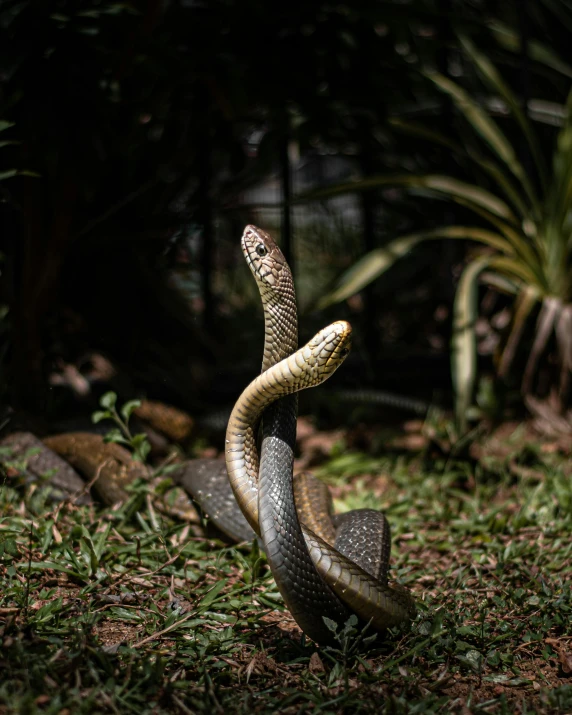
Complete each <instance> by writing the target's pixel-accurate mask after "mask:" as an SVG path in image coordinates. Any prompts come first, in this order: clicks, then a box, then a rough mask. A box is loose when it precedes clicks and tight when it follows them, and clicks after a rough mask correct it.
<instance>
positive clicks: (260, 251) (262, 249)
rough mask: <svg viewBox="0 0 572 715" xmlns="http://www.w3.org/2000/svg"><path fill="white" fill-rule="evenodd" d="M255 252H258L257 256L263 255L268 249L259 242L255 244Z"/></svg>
mask: <svg viewBox="0 0 572 715" xmlns="http://www.w3.org/2000/svg"><path fill="white" fill-rule="evenodd" d="M256 253H258V255H259V256H265V255H266V254H267V253H268V249H267V248H266V246H264V245H263V244H262V243H259V244H258V246H256Z"/></svg>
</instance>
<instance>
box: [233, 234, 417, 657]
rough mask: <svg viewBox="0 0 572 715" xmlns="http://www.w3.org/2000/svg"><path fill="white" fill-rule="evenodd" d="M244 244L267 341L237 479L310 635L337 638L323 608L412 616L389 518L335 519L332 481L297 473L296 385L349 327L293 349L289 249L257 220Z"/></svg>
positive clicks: (326, 360)
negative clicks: (393, 570) (391, 580)
mask: <svg viewBox="0 0 572 715" xmlns="http://www.w3.org/2000/svg"><path fill="white" fill-rule="evenodd" d="M242 249H243V253H244V255H245V257H246V260H247V262H248V265H249V267H250V269H251V271H252V273H253V275H254V277H255V279H256V282H257V284H258V287H259V290H260V294H261V298H262V304H263V307H264V316H265V345H264V357H263V365H262V369H263V372H262V374H261V375H259V376H258V377H257V378H256V379H255V380H254V381H253V382H251V383H250V385H249V386H248V387H247V388H246V389H245V390H244V391H243V393H242V395H241V396H240V397H239V399H238V401H237V402H236V404H235V407H234V409H233V411H232V414H231V417H230V419H229V422H228V427H227V433H226V445H225V455H226V468H227V472H228V477H229V481H230V485H231V488H232V490H233V493H234V496H235V498H236V501H237V503H238V505H239V507H240V509H241V511H242V513H243V515H244V517H245V519H246V521H247V522H248V524H249V525H250V527H251V528H252V530H253V531H254V533H256V534H257V535H258V536H259V537H260V538H261V540H262V544H263V547H264V550H265V551H266V556H267V559H268V562H269V565H270V568H271V570H272V573H273V576H274V578H275V580H276V583H277V585H278V588H279V590H280V592H281V594H282V596H283V598H284V601H285V603H286V605H287V606H288V608H289V610H290V612H291V613H292V615H293V617H294V619H295V620H296V622H297V623H298V625H299V626H300V628H301V629H302V631H303V632H304V633H306V635H308V636H309V637H310V638H312V639H313V640H315V641H318V642H324V643H325V642H331V641H332V631H331V629H330V628H329V626H328V625H327V623H326V622H325V621H324V619H323V616H327V618H329V619H330V620H332V621H334V623H336V624H337V625H338V626H342V625H343V624H344V623H345V622H347V619H348V618H349V617H350V615H351V614H352V613H353V614H356V615H357V616H358V617H359V618H360V619H361V620H362V621H364V622H366V623H367V622H369V623H371V624H372V626H373V627H374V628H375V629H376V630H379V631H383V630H385V629H387V628H388V627H391V626H393V625H397V624H399V623H401V622H404V621H406V620H409V619H411V618H412V617H413V616H414V615H415V610H416V609H415V603H414V601H413V599H412V597H411V596H410V594H409V593H408V592H407V591H406V590H405V589H402V588H392V587H390V586H389V585H388V583H387V570H388V568H389V548H390V534H389V527H388V525H387V521H386V520H385V517H384V516H383V514H382V513H381V512H378V511H376V510H372V509H362V510H355V511H354V512H349V513H348V514H346V515H343V517H342V518H339V519H338V520H336V524H335V526H336V527H337V528H335V527H334V524H333V522H332V519H331V517H330V513H329V511H330V509H329V506H328V496H327V488H325V487H324V485H320V484H319V483H317V482H316V480H315V479H313V478H312V477H311V476H310V475H308V474H306V473H304V474H302V475H299V476H298V477H297V478H296V479H295V480H294V479H293V460H294V452H293V450H294V443H295V436H296V413H297V402H296V393H297V392H299V391H300V390H302V389H307V388H309V387H314V386H316V385H319V384H320V383H322V382H324V381H325V380H326V379H328V378H329V377H330V375H331V374H333V372H334V371H335V370H336V369H337V368H338V367H339V366H340V365H341V363H342V362H343V360H344V359H345V357H346V356H347V354H348V353H349V349H350V345H351V327H350V326H349V324H348V323H346V322H344V321H338V322H336V323H333V324H332V325H330V326H328V327H327V328H324V329H323V330H322V331H320V332H319V333H318V334H317V335H316V336H314V338H312V340H311V341H310V342H309V343H307V344H306V345H305V346H304V347H303V348H301V349H299V350H295V349H294V348H296V347H297V345H296V343H297V313H296V302H295V294H294V287H293V280H292V275H291V272H290V269H289V268H288V265H287V263H286V261H285V259H284V256H283V255H282V253H281V252H280V249H279V248H278V247H277V246H276V244H275V243H274V241H273V240H272V238H271V237H270V236H269V234H267V233H266V232H264V231H262V230H261V229H258V228H256V227H254V226H247V227H246V229H245V231H244V234H243V238H242ZM285 353H289V354H288V355H287V356H286V357H284V354H285ZM261 417H262V424H263V428H262V442H261V448H260V452H259V451H258V447H257V441H258V440H257V431H258V424H259V420H260V419H261ZM325 489H326V491H325Z"/></svg>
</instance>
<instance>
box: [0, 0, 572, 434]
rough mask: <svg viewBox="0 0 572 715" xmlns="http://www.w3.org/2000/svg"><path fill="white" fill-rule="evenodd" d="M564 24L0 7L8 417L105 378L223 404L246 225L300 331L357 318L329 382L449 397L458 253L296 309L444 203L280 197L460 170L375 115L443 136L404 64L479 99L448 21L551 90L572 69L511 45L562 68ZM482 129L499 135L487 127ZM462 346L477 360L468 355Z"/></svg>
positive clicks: (425, 5)
mask: <svg viewBox="0 0 572 715" xmlns="http://www.w3.org/2000/svg"><path fill="white" fill-rule="evenodd" d="M499 28H500V29H499ZM571 30H572V10H571V6H570V3H568V2H563V1H561V0H509V1H507V2H503V3H499V2H493V1H492V0H491V1H490V2H489V1H487V0H410V1H401V2H400V1H398V0H393V1H382V0H378V1H377V2H374V1H372V0H351V1H348V2H344V1H343V0H341V1H339V2H324V1H323V0H317V1H316V2H307V0H304V1H300V0H294V1H292V2H288V3H268V2H258V1H256V0H240V1H238V0H220V1H216V0H205V1H204V2H201V1H200V0H198V1H195V0H172V1H168V0H164V1H162V2H160V1H157V0H149V1H148V2H143V1H142V2H131V3H108V2H104V1H103V0H101V1H100V2H97V1H95V0H86V1H85V2H82V3H78V2H73V1H72V0H69V1H66V0H60V1H59V2H55V1H54V0H19V1H18V2H16V1H13V0H3V1H2V2H1V4H0V62H1V66H0V121H1V122H2V124H1V125H0V126H1V127H2V132H1V134H0V141H1V143H0V252H1V255H2V264H1V268H2V287H1V294H0V306H1V309H2V310H1V314H0V315H1V318H0V341H1V343H0V346H1V347H0V391H1V399H2V402H3V403H4V405H5V406H6V409H5V415H6V416H7V417H6V419H10V418H11V417H10V415H13V411H16V413H18V412H19V411H22V410H24V411H26V413H28V414H32V415H35V416H38V417H41V418H42V419H46V420H52V419H62V418H64V417H66V416H69V415H73V414H77V413H89V412H90V411H91V410H92V409H93V408H94V406H95V405H96V404H97V398H98V397H99V395H100V394H101V392H102V391H104V390H107V389H114V390H116V391H117V392H119V393H120V395H121V398H122V399H128V398H131V397H140V396H147V397H150V398H154V399H160V400H163V401H166V402H168V403H171V404H174V405H177V406H180V407H182V408H184V409H186V410H189V411H190V412H191V413H193V414H203V413H207V412H209V411H212V410H216V409H217V407H219V406H221V405H227V404H229V403H232V401H233V399H234V398H235V397H236V395H237V394H238V392H239V391H240V389H242V387H244V385H245V384H246V383H247V382H248V380H249V379H250V378H251V377H252V376H253V375H254V374H255V373H256V371H257V369H259V363H260V357H261V346H262V331H263V327H262V313H261V309H260V305H259V298H258V295H257V291H256V286H255V284H254V281H253V280H252V278H251V276H250V274H249V272H248V269H247V267H246V265H245V263H244V260H243V259H242V256H241V253H240V247H239V239H240V235H241V232H242V229H243V227H244V225H245V224H246V223H255V224H257V225H260V226H261V227H263V228H265V229H267V230H269V231H270V232H271V233H272V234H273V235H274V236H275V237H276V238H277V240H278V241H279V243H280V245H281V246H282V248H283V250H284V252H285V253H286V255H287V257H288V258H289V260H290V262H291V265H292V267H293V270H294V274H295V279H296V285H297V290H298V298H299V303H300V308H301V316H300V322H301V334H302V338H303V339H305V338H308V337H310V336H311V335H312V334H313V332H314V331H315V330H316V329H318V328H320V327H322V326H323V325H325V324H326V323H327V322H329V321H330V320H332V319H335V318H347V319H349V320H350V321H351V322H352V324H353V325H354V329H355V334H356V339H355V344H354V351H353V353H352V357H351V359H350V361H349V362H348V367H346V368H344V371H340V373H339V375H337V376H336V380H337V383H336V384H337V386H338V387H339V386H341V385H344V384H345V385H348V386H354V387H377V388H386V389H387V388H389V389H392V390H393V391H397V392H400V393H403V394H406V395H412V396H418V397H423V398H427V399H429V400H431V399H438V400H440V401H441V402H442V403H443V404H446V405H447V404H450V402H451V387H450V368H449V339H450V333H451V306H452V300H453V295H454V291H455V286H456V283H457V280H458V277H459V274H460V270H461V267H462V265H463V261H464V259H465V255H466V250H467V246H466V244H464V243H461V242H456V243H454V244H451V243H447V242H438V243H435V242H434V243H427V244H426V245H424V246H421V247H420V248H419V249H418V250H416V251H415V253H414V254H412V255H410V256H409V257H408V258H407V259H406V260H403V261H401V262H400V263H398V264H396V266H395V267H394V268H393V269H392V270H391V271H389V272H388V273H387V274H386V275H385V276H384V277H383V278H382V279H380V280H379V281H377V282H375V283H374V284H372V285H371V286H370V288H368V289H367V290H366V291H365V292H364V293H362V294H360V295H359V296H356V297H354V298H353V299H351V300H349V301H346V302H344V303H341V304H338V305H336V306H332V307H331V308H329V309H327V310H326V311H321V312H320V311H315V310H313V306H314V305H315V303H316V301H317V300H318V299H319V297H320V295H321V294H323V293H324V292H325V291H326V290H327V289H328V287H329V286H330V285H331V283H332V281H333V280H334V279H335V278H336V276H338V275H339V273H340V272H341V271H342V270H343V269H344V268H347V267H348V266H350V265H351V264H352V263H353V262H354V261H355V260H356V259H357V258H358V257H359V256H360V255H362V254H363V253H364V252H365V251H368V250H371V249H372V248H375V247H377V246H381V245H384V243H386V242H388V241H389V240H391V239H393V238H395V237H396V236H398V235H400V234H402V233H406V232H410V231H415V230H420V229H428V228H431V227H433V226H437V225H443V223H454V222H459V221H461V222H462V221H463V220H465V214H464V209H463V207H462V206H458V205H454V204H452V203H444V202H430V201H425V202H420V200H419V198H416V197H415V196H414V195H411V194H410V193H407V192H404V191H402V190H399V189H391V188H386V189H383V190H382V189H378V190H374V191H370V192H361V193H358V194H355V193H354V194H347V195H342V196H340V197H338V198H336V199H323V200H315V201H301V202H299V201H296V198H297V197H299V196H300V195H303V194H305V193H306V192H308V191H310V190H312V189H317V188H322V187H327V186H328V185H331V184H335V183H337V182H340V181H342V180H344V179H351V178H357V179H359V178H364V177H367V176H368V175H374V174H376V175H378V174H384V173H391V172H404V171H405V172H410V173H412V174H414V173H415V172H418V173H429V172H440V173H447V174H452V175H454V176H457V177H461V178H464V179H467V180H471V181H475V180H478V178H479V177H475V176H472V175H471V171H472V169H471V167H470V166H466V165H463V164H462V163H460V162H458V161H456V160H455V158H454V157H453V156H452V154H451V152H450V151H448V150H447V148H446V147H442V146H439V145H438V144H436V143H434V142H430V141H427V140H426V139H423V138H420V137H412V136H410V135H407V134H403V133H402V132H399V131H397V129H396V128H395V125H394V123H393V122H392V120H395V119H396V118H400V119H408V120H415V121H417V122H421V123H423V125H424V126H425V127H426V128H427V129H431V128H435V129H438V130H439V131H441V132H443V133H445V134H447V135H450V136H451V137H455V138H456V140H457V141H460V142H461V143H463V141H464V140H465V138H464V137H463V133H462V129H461V128H460V123H459V122H458V116H457V112H456V111H455V110H454V108H453V107H452V106H451V104H450V102H449V101H448V100H447V98H446V96H444V95H443V93H440V92H438V91H437V90H436V89H435V87H434V86H433V85H432V84H431V83H430V82H429V81H428V80H427V78H426V76H425V75H424V72H425V71H427V70H431V69H437V70H439V71H440V72H441V73H443V74H444V75H446V76H448V77H452V78H454V80H455V81H456V82H457V83H459V84H460V85H462V86H464V87H465V89H467V90H468V91H471V92H473V93H476V96H479V97H480V98H481V99H482V100H483V101H484V102H486V100H487V99H490V98H489V97H488V96H486V95H485V93H484V92H483V90H482V84H479V82H478V80H477V77H476V72H475V69H474V66H473V65H472V64H471V63H470V62H468V61H467V59H466V57H465V56H464V54H463V52H462V49H461V47H460V44H459V40H458V36H459V33H461V32H462V33H465V34H466V35H468V36H469V37H471V38H472V40H473V42H474V43H475V45H477V46H478V47H479V48H480V50H481V51H482V52H484V53H485V54H486V55H487V57H489V58H490V59H491V60H492V61H493V62H494V63H495V65H496V66H497V68H498V69H499V71H501V72H502V74H503V77H504V78H505V80H506V81H507V83H508V84H509V85H510V86H511V88H512V90H513V91H514V92H515V93H516V94H517V95H518V97H519V99H520V101H521V103H522V106H523V107H525V108H528V107H529V105H530V102H531V100H538V99H540V100H546V101H549V102H559V103H563V102H565V100H566V95H567V92H568V88H569V85H570V78H569V77H566V75H565V73H563V72H562V71H557V70H555V69H554V68H553V67H550V62H542V61H539V60H538V53H536V54H535V53H534V52H533V51H532V50H533V49H534V47H535V46H536V45H535V43H538V42H541V43H543V45H544V46H548V47H550V50H551V52H552V53H553V55H552V56H553V57H561V58H566V57H567V56H568V54H569V46H570V42H569V39H570V31H571ZM503 38H504V41H503ZM507 38H508V39H507ZM487 106H489V108H490V111H491V113H492V114H493V115H495V116H496V117H497V119H498V120H499V121H500V122H502V121H503V112H502V111H500V110H498V107H496V108H495V105H494V102H490V103H489V105H487ZM536 123H537V130H538V137H539V142H540V148H541V149H542V148H543V147H544V146H546V147H548V146H550V145H551V143H552V142H553V139H554V131H555V129H554V127H553V126H551V122H550V121H548V120H546V119H544V120H543V121H541V120H538V121H537V122H536ZM504 129H505V131H506V132H507V134H508V135H509V136H510V135H511V132H513V129H512V128H511V125H510V123H509V122H508V120H507V121H506V127H504ZM515 142H516V144H515V145H516V146H517V147H518V150H519V157H520V159H521V161H522V162H523V164H524V165H525V166H526V167H530V166H531V163H530V157H529V156H528V154H527V151H528V150H527V148H526V145H524V144H523V143H522V142H521V143H520V145H519V144H518V139H515ZM531 171H532V169H531ZM473 250H474V249H473ZM481 298H482V299H483V300H484V301H485V304H484V305H483V310H484V312H485V315H486V312H487V305H489V313H491V312H494V310H497V311H498V310H500V308H502V307H503V303H502V297H498V296H494V297H491V296H490V295H489V294H486V295H483V296H481ZM486 301H488V303H486ZM499 301H500V302H499ZM491 306H492V307H491ZM480 360H481V362H482V365H483V369H484V370H486V369H487V366H489V367H490V365H491V364H492V356H491V354H487V352H486V350H483V351H481V355H480ZM516 367H517V368H518V362H517V364H516Z"/></svg>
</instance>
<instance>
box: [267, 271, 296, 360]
mask: <svg viewBox="0 0 572 715" xmlns="http://www.w3.org/2000/svg"><path fill="white" fill-rule="evenodd" d="M260 295H261V297H262V305H263V307H264V336H265V337H264V354H263V358H262V372H264V371H265V370H268V368H269V367H272V365H275V364H276V363H277V362H280V360H283V359H284V358H286V357H288V356H289V355H291V354H292V353H293V352H296V350H297V349H298V317H297V309H296V295H295V293H294V286H293V285H292V286H291V289H288V288H287V287H286V288H284V290H281V293H280V294H279V295H277V294H276V293H275V292H274V291H271V290H269V289H268V288H264V287H261V289H260Z"/></svg>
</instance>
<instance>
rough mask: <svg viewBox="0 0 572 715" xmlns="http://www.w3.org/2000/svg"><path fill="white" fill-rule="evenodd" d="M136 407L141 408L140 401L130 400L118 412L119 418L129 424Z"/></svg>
mask: <svg viewBox="0 0 572 715" xmlns="http://www.w3.org/2000/svg"><path fill="white" fill-rule="evenodd" d="M138 407H141V400H130V401H129V402H126V403H125V404H124V405H123V407H122V408H121V410H120V411H121V416H122V417H123V419H124V420H125V421H126V422H129V418H130V417H131V415H132V413H133V410H136V409H137V408H138Z"/></svg>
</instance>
